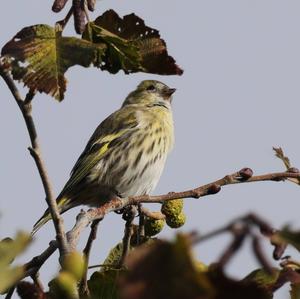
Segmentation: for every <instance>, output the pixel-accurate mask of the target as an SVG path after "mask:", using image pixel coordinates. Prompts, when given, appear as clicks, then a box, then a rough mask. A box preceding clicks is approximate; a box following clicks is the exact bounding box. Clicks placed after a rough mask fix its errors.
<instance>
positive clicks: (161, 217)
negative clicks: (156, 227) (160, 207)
mask: <svg viewBox="0 0 300 299" xmlns="http://www.w3.org/2000/svg"><path fill="white" fill-rule="evenodd" d="M140 211H141V213H142V214H143V215H145V216H147V217H149V218H153V219H155V220H164V219H166V215H164V214H163V213H161V212H153V211H150V210H149V209H147V208H145V207H141V209H140Z"/></svg>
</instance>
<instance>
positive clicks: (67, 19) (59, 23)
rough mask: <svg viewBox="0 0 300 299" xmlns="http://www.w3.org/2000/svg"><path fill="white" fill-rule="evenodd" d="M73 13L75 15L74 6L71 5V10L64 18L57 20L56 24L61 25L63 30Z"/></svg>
mask: <svg viewBox="0 0 300 299" xmlns="http://www.w3.org/2000/svg"><path fill="white" fill-rule="evenodd" d="M72 15H73V6H71V8H70V9H69V11H68V13H67V15H66V16H65V18H64V19H62V20H61V21H58V22H56V26H60V30H61V31H63V30H64V29H65V27H66V25H67V24H68V22H69V20H70V18H71V17H72Z"/></svg>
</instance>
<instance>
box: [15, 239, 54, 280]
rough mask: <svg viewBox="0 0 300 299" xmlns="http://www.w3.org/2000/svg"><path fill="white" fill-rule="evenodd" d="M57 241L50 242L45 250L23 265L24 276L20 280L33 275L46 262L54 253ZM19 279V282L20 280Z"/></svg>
mask: <svg viewBox="0 0 300 299" xmlns="http://www.w3.org/2000/svg"><path fill="white" fill-rule="evenodd" d="M57 245H58V244H57V241H51V242H50V243H49V246H48V248H47V249H45V250H44V251H43V252H42V253H41V254H40V255H37V256H35V257H33V258H32V259H31V260H30V261H29V262H27V263H26V264H25V265H24V274H23V276H22V278H21V279H23V278H25V277H27V276H32V275H35V273H37V272H38V271H39V269H40V268H41V267H42V265H43V264H44V263H45V262H46V261H47V259H48V258H49V257H50V256H51V255H52V254H53V253H54V252H55V251H56V249H57V247H58V246H57ZM21 279H20V280H21Z"/></svg>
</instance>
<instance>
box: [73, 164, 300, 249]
mask: <svg viewBox="0 0 300 299" xmlns="http://www.w3.org/2000/svg"><path fill="white" fill-rule="evenodd" d="M251 175H252V170H251V169H250V168H243V169H241V170H240V171H238V172H235V173H233V174H230V175H226V176H225V177H223V178H222V179H219V180H216V181H214V182H212V183H209V184H205V185H202V186H199V187H197V188H195V189H191V190H187V191H183V192H169V193H167V194H164V195H156V196H150V195H142V196H135V197H128V198H120V197H114V198H112V199H111V200H110V201H108V202H106V203H105V204H103V205H102V206H101V207H99V208H95V209H90V210H88V211H86V212H85V211H83V210H81V212H80V214H79V215H78V216H77V219H76V223H75V225H74V227H73V228H72V230H71V231H69V232H68V233H67V237H68V241H69V246H70V248H71V249H72V250H75V248H76V246H77V243H78V240H79V236H80V234H81V231H82V230H83V229H84V228H85V227H86V226H88V225H89V223H91V222H92V221H94V220H96V219H103V218H104V216H105V215H106V214H107V213H110V212H112V211H116V210H120V209H123V208H124V207H127V206H129V205H138V204H140V203H163V202H164V201H167V200H172V199H178V198H200V197H204V196H207V195H211V194H215V193H218V192H219V191H220V190H221V187H222V186H226V185H233V184H242V183H253V182H262V181H273V182H279V181H284V180H285V179H288V178H297V179H298V178H300V173H299V172H276V173H268V174H263V175H257V176H251Z"/></svg>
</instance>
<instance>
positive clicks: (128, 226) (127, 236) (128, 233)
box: [118, 206, 137, 268]
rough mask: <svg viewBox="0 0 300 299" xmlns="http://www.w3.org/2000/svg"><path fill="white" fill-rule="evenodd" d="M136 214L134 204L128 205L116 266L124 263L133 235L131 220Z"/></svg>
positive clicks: (121, 265)
mask: <svg viewBox="0 0 300 299" xmlns="http://www.w3.org/2000/svg"><path fill="white" fill-rule="evenodd" d="M136 214H137V209H136V206H130V210H129V212H128V213H127V214H126V218H127V219H126V224H125V230H124V237H123V246H122V254H121V258H120V260H119V263H118V266H119V267H120V268H121V267H123V265H124V261H125V258H126V256H127V254H128V252H129V251H130V241H131V237H132V235H133V221H134V218H135V216H136Z"/></svg>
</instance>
